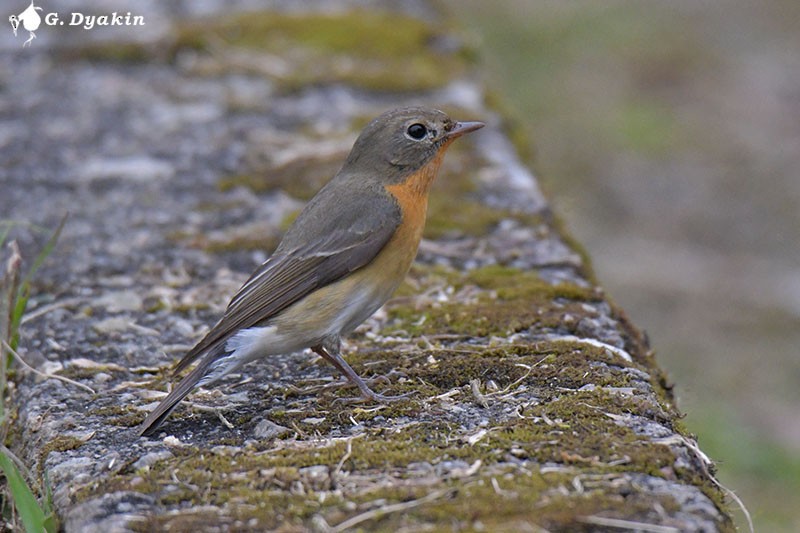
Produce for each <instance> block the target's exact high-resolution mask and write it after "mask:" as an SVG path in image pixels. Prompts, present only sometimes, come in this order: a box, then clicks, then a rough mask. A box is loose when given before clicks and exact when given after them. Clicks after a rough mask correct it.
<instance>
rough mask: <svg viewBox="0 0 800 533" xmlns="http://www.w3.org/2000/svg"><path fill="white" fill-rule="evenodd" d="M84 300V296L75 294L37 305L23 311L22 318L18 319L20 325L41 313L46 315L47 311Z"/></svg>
mask: <svg viewBox="0 0 800 533" xmlns="http://www.w3.org/2000/svg"><path fill="white" fill-rule="evenodd" d="M84 300H85V298H83V297H82V296H76V297H74V298H65V299H63V300H58V301H57V302H53V303H50V304H47V305H43V306H41V307H39V308H38V309H34V310H33V311H30V312H28V313H25V315H24V316H23V317H22V320H20V325H22V324H26V323H28V322H30V321H31V320H34V319H36V318H39V317H40V316H42V315H46V314H47V313H49V312H50V311H53V310H55V309H60V308H62V307H67V306H70V305H73V304H78V303H81V302H82V301H84Z"/></svg>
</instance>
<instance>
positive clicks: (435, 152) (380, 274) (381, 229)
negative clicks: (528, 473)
mask: <svg viewBox="0 0 800 533" xmlns="http://www.w3.org/2000/svg"><path fill="white" fill-rule="evenodd" d="M483 126H484V123H483V122H477V121H471V122H470V121H467V122H458V121H455V120H453V119H451V118H450V117H449V116H448V115H447V114H446V113H444V112H442V111H439V110H437V109H433V108H428V107H403V108H399V109H394V110H391V111H387V112H385V113H383V114H381V115H380V116H378V117H377V118H375V119H373V120H372V121H371V122H370V123H369V124H368V125H367V126H366V127H365V128H364V129H363V130H362V131H361V133H360V134H359V136H358V138H357V139H356V141H355V143H354V144H353V148H352V149H351V151H350V153H349V155H348V156H347V158H346V159H345V161H344V164H343V166H342V167H341V169H340V170H339V171H338V172H337V173H336V174H335V175H334V177H333V178H332V179H331V180H330V181H328V182H327V183H326V184H325V185H324V186H323V187H322V188H321V189H320V190H319V192H317V194H316V195H315V196H314V197H313V198H312V199H311V200H310V201H309V202H308V204H306V206H305V207H304V208H303V209H302V210H301V212H300V214H299V215H298V216H297V218H296V219H295V221H294V222H293V223H292V225H291V226H290V227H289V229H288V230H287V231H286V233H285V235H284V236H283V238H282V240H281V242H280V243H279V244H278V247H277V248H276V249H275V252H274V253H273V254H272V255H271V256H270V257H269V258H268V259H267V260H266V261H265V262H264V263H263V264H262V265H261V266H260V267H258V268H257V269H256V270H255V271H254V272H253V273H252V275H251V276H250V278H249V279H248V280H247V281H246V282H245V283H244V284H243V285H242V287H241V288H240V289H239V290H238V291H237V292H236V294H235V295H234V296H233V298H232V299H231V301H230V303H229V304H228V306H227V309H226V310H225V312H224V314H223V316H222V318H220V319H219V321H218V322H217V323H216V325H215V326H214V327H212V328H211V330H210V331H209V332H208V333H207V334H206V335H205V337H203V338H202V339H201V340H200V342H198V343H197V345H195V346H194V348H192V349H191V350H189V351H188V352H187V353H186V354H185V355H184V357H183V359H181V360H180V361H179V362H178V364H177V365H176V367H175V371H174V375H175V376H177V375H178V374H179V373H180V372H181V371H183V370H184V369H186V368H187V367H189V365H191V364H192V363H193V362H195V361H197V360H199V363H198V364H197V366H195V368H194V369H193V370H192V371H191V372H189V373H188V374H187V375H186V376H185V377H184V378H183V379H182V380H181V381H180V382H178V384H177V385H176V386H175V387H174V388H172V390H171V392H170V393H169V394H168V395H167V396H166V398H164V399H163V400H162V401H161V402H160V403H159V404H158V405H157V406H156V408H155V409H154V410H153V411H151V412H150V413H149V414H148V415H147V417H146V418H145V420H144V422H143V423H142V424H141V426H140V427H139V435H142V436H152V435H154V434H155V433H156V431H157V430H158V428H159V426H160V425H161V424H162V423H163V422H164V420H165V419H166V418H167V417H168V416H169V414H170V413H171V412H172V410H173V409H174V408H175V407H176V406H177V405H178V403H179V402H180V401H181V400H182V399H183V398H184V397H185V396H186V395H187V394H189V393H190V392H191V391H193V390H194V389H195V388H197V387H204V386H207V385H211V384H214V383H215V382H217V381H219V380H220V379H221V378H223V377H224V376H226V375H228V374H230V373H232V372H234V371H236V370H237V369H239V368H240V367H241V366H242V365H244V364H246V363H248V362H250V361H253V360H256V359H259V358H264V357H269V356H273V355H278V354H285V353H292V352H297V351H300V350H304V349H306V348H311V349H312V350H313V351H314V352H316V353H317V354H319V355H320V356H321V357H322V358H323V359H325V360H326V361H328V362H329V363H331V364H332V365H333V366H334V367H335V368H337V369H338V370H339V371H340V372H341V373H342V374H344V376H345V377H346V378H347V379H348V380H349V381H350V382H351V383H352V384H353V385H355V386H356V387H358V389H359V392H360V393H361V396H362V397H363V398H364V399H366V400H370V401H375V402H388V401H392V400H394V399H397V398H399V397H391V396H384V395H381V394H378V393H376V392H374V391H372V389H370V388H369V386H368V385H367V384H366V383H365V382H364V380H363V379H362V378H361V377H360V376H359V375H358V374H357V373H356V372H355V371H354V370H353V369H352V368H351V367H350V365H349V364H348V363H347V361H345V359H344V358H343V357H342V354H341V351H342V350H341V344H342V337H344V336H346V335H347V334H349V333H351V332H352V331H353V330H354V329H355V328H356V327H357V326H358V325H359V324H361V323H362V322H364V321H365V320H366V319H367V318H369V317H370V316H371V315H372V314H373V313H374V312H375V311H377V310H378V309H379V308H380V307H381V306H382V305H383V304H384V303H385V302H386V301H387V300H388V299H389V298H390V297H391V295H392V294H393V293H394V291H395V289H397V287H398V286H399V285H400V284H401V283H402V281H403V280H404V279H405V276H406V274H407V273H408V270H409V268H410V267H411V263H412V262H413V260H414V258H415V256H416V254H417V248H418V247H419V243H420V240H421V238H422V232H423V229H424V226H425V218H426V214H427V205H428V193H429V191H430V187H431V183H432V182H433V181H434V179H435V178H436V175H437V173H438V171H439V167H440V166H441V164H442V160H443V157H444V154H445V151H446V150H447V147H448V146H450V144H451V143H452V142H453V141H454V140H455V139H457V138H459V137H461V136H462V135H464V134H467V133H470V132H473V131H475V130H478V129H480V128H482V127H483Z"/></svg>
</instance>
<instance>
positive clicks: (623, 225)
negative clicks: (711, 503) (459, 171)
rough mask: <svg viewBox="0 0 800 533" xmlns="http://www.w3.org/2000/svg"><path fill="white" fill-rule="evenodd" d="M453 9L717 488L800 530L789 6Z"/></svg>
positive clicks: (796, 73) (797, 62) (798, 156)
mask: <svg viewBox="0 0 800 533" xmlns="http://www.w3.org/2000/svg"><path fill="white" fill-rule="evenodd" d="M449 8H450V10H451V11H452V12H454V13H456V14H457V16H458V17H459V18H460V19H461V20H460V21H459V22H460V23H461V25H462V26H464V27H466V28H467V29H468V31H469V32H471V35H472V36H473V37H475V38H476V39H477V40H479V43H478V48H479V49H480V50H481V53H482V54H483V58H482V60H483V63H484V70H485V71H486V82H487V85H488V86H490V87H493V88H494V89H496V92H497V93H498V94H499V95H501V97H502V98H503V99H504V100H505V103H507V104H508V107H509V108H510V110H511V112H512V113H513V115H514V116H516V117H517V118H518V120H519V122H520V124H521V125H522V126H524V128H525V129H526V130H527V133H528V134H529V136H530V139H531V143H532V145H533V146H532V148H533V150H534V151H535V152H534V156H533V167H534V169H535V171H536V172H537V175H538V178H539V179H540V181H541V182H542V184H543V187H544V189H545V190H546V191H547V192H548V193H549V195H550V197H551V199H552V200H553V202H554V203H555V206H556V208H557V210H558V212H559V213H560V214H561V215H562V216H563V217H564V218H565V219H566V222H567V226H568V227H569V228H570V230H571V231H572V232H573V233H574V234H575V236H576V237H578V239H579V240H580V241H581V242H582V243H583V244H585V245H586V247H587V249H588V251H589V253H590V255H591V256H592V258H593V260H594V265H595V269H596V271H597V274H598V278H599V279H600V281H601V283H602V284H603V285H605V286H606V287H607V289H608V290H609V293H610V295H611V296H612V297H613V298H614V299H615V300H616V301H617V302H619V303H620V304H621V305H622V306H623V307H624V308H625V309H627V310H628V312H629V314H630V315H631V316H632V318H633V319H634V322H635V323H637V324H638V325H639V326H640V327H643V328H645V329H646V330H647V332H648V333H649V334H650V338H651V341H652V344H653V346H654V347H655V349H656V351H657V354H658V355H657V356H658V359H659V361H660V363H661V365H662V366H663V367H664V368H665V369H666V370H667V371H668V372H669V374H670V375H671V377H672V379H673V380H674V381H675V383H676V384H677V387H676V392H677V395H678V399H679V402H680V407H681V408H682V410H683V411H684V412H686V413H688V416H687V418H686V424H687V425H688V427H689V428H690V430H691V431H692V432H694V433H696V434H697V436H698V439H699V442H700V445H701V447H702V448H703V449H704V450H705V452H706V453H708V454H709V455H710V456H711V457H712V458H713V459H714V460H716V461H717V463H718V468H719V478H720V480H721V481H722V482H723V483H724V484H726V485H727V486H728V487H729V488H731V489H733V490H734V491H736V492H737V494H739V495H740V497H741V498H742V499H743V500H744V502H745V504H746V505H747V506H748V508H749V510H750V512H751V513H752V514H753V518H754V521H755V525H756V530H757V531H761V532H768V531H800V246H798V240H800V239H799V238H800V208H799V206H800V2H797V1H796V0H760V1H758V2H753V1H746V0H724V1H723V0H716V1H714V0H709V1H703V2H700V1H697V0H671V1H670V2H663V1H656V0H642V1H639V2H630V1H627V2H623V1H612V0H607V1H603V2H597V1H596V0H580V1H578V0H573V1H570V2H564V1H563V0H547V1H538V0H537V1H523V0H504V1H495V2H485V1H483V0H467V1H455V0H452V1H451V2H449ZM737 520H738V523H739V526H740V528H743V529H745V530H746V524H745V522H744V519H743V517H742V516H741V515H740V514H738V515H737Z"/></svg>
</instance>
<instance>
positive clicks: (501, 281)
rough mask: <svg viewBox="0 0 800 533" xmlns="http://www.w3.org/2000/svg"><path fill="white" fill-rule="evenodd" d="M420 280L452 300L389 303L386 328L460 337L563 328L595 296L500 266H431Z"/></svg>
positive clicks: (566, 328)
mask: <svg viewBox="0 0 800 533" xmlns="http://www.w3.org/2000/svg"><path fill="white" fill-rule="evenodd" d="M416 272H417V273H421V272H422V269H420V270H417V271H416ZM420 284H421V285H422V286H423V287H427V288H428V289H429V290H433V289H436V288H438V289H439V290H441V291H444V292H443V293H452V294H453V298H450V299H446V300H445V301H441V299H439V300H435V301H430V302H428V301H425V300H416V301H414V302H413V305H406V304H405V303H403V302H402V301H395V302H390V304H389V305H388V306H387V311H388V313H389V317H390V320H389V321H388V329H387V332H389V333H396V332H398V331H403V332H405V333H407V334H409V335H411V336H414V337H416V336H424V335H441V334H458V335H463V336H464V338H472V337H490V336H493V335H496V336H507V335H510V334H513V333H517V332H520V331H522V330H525V329H530V328H537V329H539V330H548V329H550V330H554V329H559V330H563V331H565V332H567V331H569V330H570V328H571V327H572V328H574V327H575V326H577V323H578V320H577V317H579V316H581V315H582V314H584V313H585V311H584V310H583V309H582V306H581V303H583V302H590V301H597V300H599V299H600V296H599V295H598V294H597V293H595V292H594V291H593V290H592V289H589V288H586V287H581V286H578V285H575V284H572V283H560V284H557V285H552V284H550V283H548V282H546V281H544V280H542V279H540V278H539V276H538V275H537V274H536V273H535V272H525V271H521V270H519V269H515V268H508V267H504V266H489V267H483V268H479V269H475V270H471V271H467V272H458V271H455V270H448V269H433V270H430V271H428V272H425V273H424V274H421V276H420V278H419V279H418V280H417V285H420Z"/></svg>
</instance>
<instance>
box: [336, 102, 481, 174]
mask: <svg viewBox="0 0 800 533" xmlns="http://www.w3.org/2000/svg"><path fill="white" fill-rule="evenodd" d="M483 126H484V124H483V123H482V122H457V121H455V120H453V119H451V118H450V117H449V116H447V114H445V113H443V112H442V111H439V110H438V109H431V108H425V107H405V108H400V109H395V110H392V111H388V112H386V113H384V114H382V115H380V116H379V117H377V118H376V119H374V120H373V121H372V122H370V123H369V124H368V125H367V126H366V127H365V128H364V130H363V131H362V132H361V134H360V135H359V136H358V139H357V140H356V142H355V144H354V145H353V149H352V150H351V151H350V155H349V156H348V157H347V161H346V163H345V168H347V169H348V170H354V171H358V170H363V171H367V172H369V173H372V174H373V175H376V176H380V177H381V178H383V179H385V181H387V182H388V183H397V182H400V181H403V180H404V179H405V178H406V177H407V176H409V175H410V174H412V173H414V172H416V171H417V170H419V169H421V168H423V167H425V166H426V165H427V164H428V163H430V162H431V161H433V160H434V159H436V158H437V156H438V155H439V154H440V153H441V152H442V151H444V150H445V149H446V148H447V146H448V145H449V144H450V143H451V142H453V141H454V140H455V139H457V138H458V137H461V136H462V135H464V134H465V133H469V132H471V131H475V130H477V129H479V128H482V127H483Z"/></svg>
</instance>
